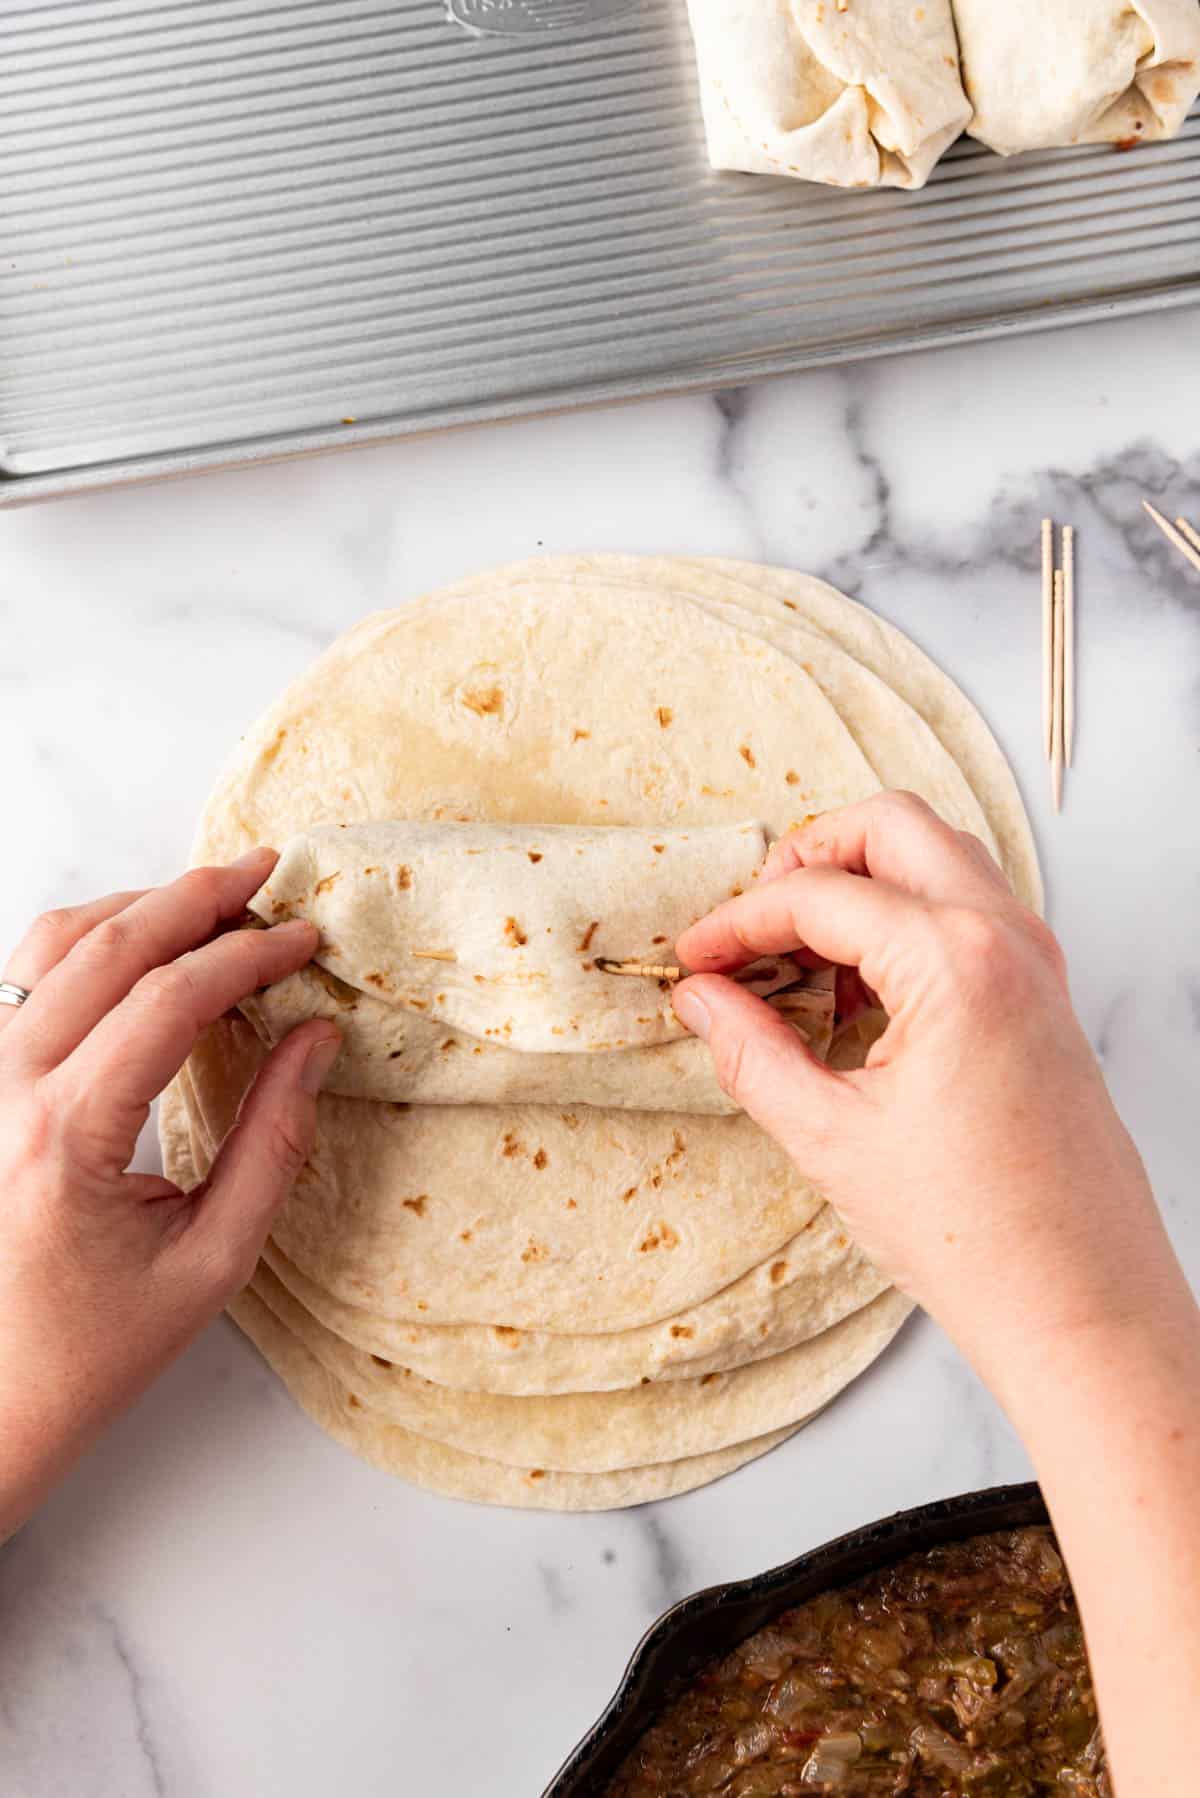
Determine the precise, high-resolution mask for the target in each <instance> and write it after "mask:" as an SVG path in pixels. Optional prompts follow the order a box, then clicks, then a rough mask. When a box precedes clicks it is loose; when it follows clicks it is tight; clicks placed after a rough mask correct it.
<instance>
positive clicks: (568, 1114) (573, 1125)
mask: <svg viewBox="0 0 1200 1798" xmlns="http://www.w3.org/2000/svg"><path fill="white" fill-rule="evenodd" d="M559 1116H560V1117H561V1119H562V1121H563V1123H564V1124H565V1125H566V1126H567V1129H568V1130H578V1128H579V1119H578V1118H577V1117H576V1115H575V1113H574V1112H573V1111H562V1112H560V1113H559Z"/></svg>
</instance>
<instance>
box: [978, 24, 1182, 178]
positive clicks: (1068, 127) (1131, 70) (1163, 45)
mask: <svg viewBox="0 0 1200 1798" xmlns="http://www.w3.org/2000/svg"><path fill="white" fill-rule="evenodd" d="M954 10H955V18H956V20H957V23H958V36H959V42H960V45H961V49H962V65H963V77H964V80H965V82H966V89H967V94H968V96H969V97H970V100H971V103H972V105H973V106H974V109H975V116H974V119H973V120H972V123H971V125H970V127H969V129H970V133H971V136H972V137H977V138H978V139H979V141H980V143H984V144H987V145H989V146H990V147H991V148H992V149H993V150H998V151H999V152H1000V154H1001V155H1002V156H1011V155H1013V154H1015V153H1016V152H1017V151H1020V150H1045V149H1051V148H1054V147H1061V146H1066V145H1070V144H1095V143H1113V144H1119V145H1121V146H1122V147H1129V146H1132V145H1134V144H1137V143H1153V142H1154V141H1155V140H1157V139H1161V138H1167V137H1174V135H1175V134H1176V132H1177V131H1178V130H1179V129H1180V127H1181V126H1182V124H1183V121H1184V119H1185V118H1186V117H1187V114H1188V110H1189V108H1190V107H1191V105H1192V102H1193V101H1194V100H1195V98H1196V95H1197V93H1200V5H1197V0H1050V3H1049V4H1048V3H1047V0H1003V3H1002V4H1001V3H999V0H954Z"/></svg>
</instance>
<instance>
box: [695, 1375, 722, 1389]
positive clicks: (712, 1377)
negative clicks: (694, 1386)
mask: <svg viewBox="0 0 1200 1798" xmlns="http://www.w3.org/2000/svg"><path fill="white" fill-rule="evenodd" d="M720 1377H721V1376H720V1374H719V1373H706V1374H705V1376H704V1378H703V1379H702V1380H701V1382H700V1384H701V1385H702V1386H711V1385H712V1383H713V1381H714V1380H719V1379H720Z"/></svg>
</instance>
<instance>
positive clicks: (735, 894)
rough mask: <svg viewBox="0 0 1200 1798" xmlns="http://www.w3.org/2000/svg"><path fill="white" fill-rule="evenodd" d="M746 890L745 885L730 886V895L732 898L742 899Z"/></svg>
mask: <svg viewBox="0 0 1200 1798" xmlns="http://www.w3.org/2000/svg"><path fill="white" fill-rule="evenodd" d="M745 890H746V889H745V887H730V889H729V897H730V898H731V899H740V898H741V896H742V894H743V893H744V892H745Z"/></svg>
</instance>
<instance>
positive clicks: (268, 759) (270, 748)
mask: <svg viewBox="0 0 1200 1798" xmlns="http://www.w3.org/2000/svg"><path fill="white" fill-rule="evenodd" d="M286 736H287V726H286V725H284V726H283V728H282V730H277V731H276V732H275V735H274V737H273V738H272V739H271V741H270V742H269V743H268V744H267V747H266V748H265V749H264V750H263V752H262V759H263V764H264V766H268V767H269V766H270V764H271V763H272V762H273V761H274V760H275V757H276V756H277V755H278V754H279V751H280V750H281V749H282V748H283V740H284V738H285V737H286Z"/></svg>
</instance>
